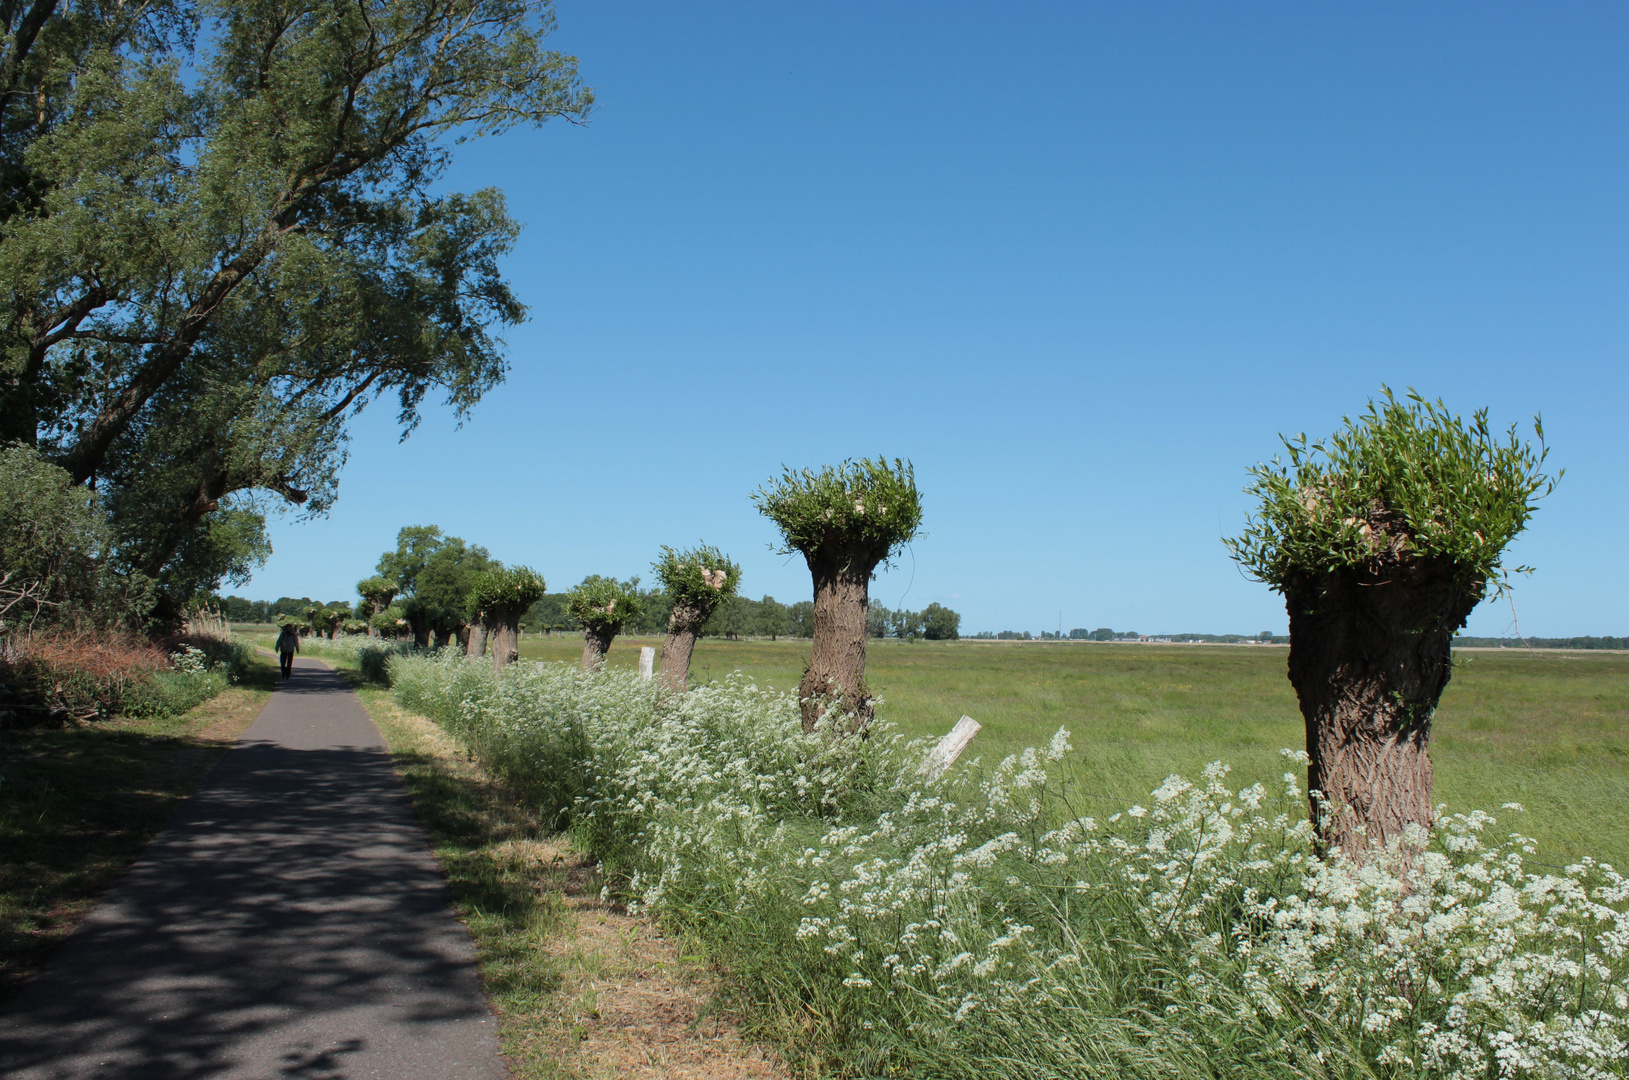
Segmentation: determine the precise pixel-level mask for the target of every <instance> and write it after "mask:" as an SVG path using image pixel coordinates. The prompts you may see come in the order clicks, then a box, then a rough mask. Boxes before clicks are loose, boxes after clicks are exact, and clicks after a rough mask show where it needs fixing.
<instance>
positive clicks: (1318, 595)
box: [1284, 560, 1486, 859]
mask: <svg viewBox="0 0 1629 1080" xmlns="http://www.w3.org/2000/svg"><path fill="white" fill-rule="evenodd" d="M1485 586H1486V582H1485V581H1482V580H1476V581H1471V582H1465V581H1463V580H1458V579H1456V577H1455V575H1454V574H1453V572H1452V568H1451V567H1449V566H1446V565H1430V564H1421V563H1418V562H1413V563H1410V562H1409V561H1407V560H1404V561H1402V562H1401V563H1400V564H1394V565H1391V566H1388V567H1387V568H1386V570H1385V572H1384V575H1383V577H1382V576H1380V575H1377V574H1376V573H1374V572H1370V571H1359V570H1348V571H1343V572H1341V573H1338V574H1335V575H1331V576H1327V577H1320V578H1316V579H1313V578H1306V579H1302V580H1296V581H1291V582H1287V583H1286V585H1285V588H1284V596H1285V600H1286V601H1287V606H1288V608H1289V615H1290V659H1289V677H1290V682H1291V684H1292V685H1294V687H1295V693H1296V696H1297V698H1299V699H1300V704H1301V715H1302V717H1303V718H1304V719H1305V721H1306V731H1307V755H1308V757H1309V758H1310V759H1311V760H1310V762H1309V764H1308V765H1307V787H1308V790H1309V798H1310V799H1311V803H1312V812H1313V815H1314V817H1315V818H1317V817H1318V816H1319V815H1322V820H1321V822H1320V826H1319V835H1320V838H1321V839H1322V841H1323V842H1324V843H1325V844H1326V845H1333V846H1335V847H1339V848H1340V849H1341V850H1342V851H1343V852H1345V853H1346V854H1347V855H1348V856H1350V857H1352V858H1358V859H1361V858H1364V857H1365V855H1366V854H1367V853H1368V852H1370V851H1371V849H1374V848H1378V847H1383V846H1385V845H1386V844H1388V843H1389V842H1391V841H1393V840H1396V839H1398V838H1399V837H1401V836H1402V834H1403V831H1404V830H1405V829H1406V828H1407V827H1408V826H1409V825H1420V826H1422V827H1426V828H1429V827H1430V826H1431V824H1432V819H1433V808H1432V802H1431V782H1432V774H1431V753H1430V739H1431V717H1432V714H1433V713H1434V712H1435V710H1436V707H1437V702H1438V701H1439V700H1440V699H1441V697H1442V691H1443V689H1444V688H1445V687H1446V686H1447V685H1448V679H1449V677H1450V675H1451V674H1452V656H1451V649H1450V644H1451V642H1452V640H1453V635H1454V632H1455V631H1456V630H1458V629H1459V628H1460V627H1462V626H1464V625H1465V619H1466V617H1467V616H1469V615H1470V613H1471V609H1472V608H1474V607H1475V606H1476V604H1477V602H1478V601H1480V600H1481V599H1482V595H1483V590H1484V588H1485ZM1320 800H1323V801H1326V802H1327V806H1322V805H1320ZM1405 858H1406V853H1405Z"/></svg>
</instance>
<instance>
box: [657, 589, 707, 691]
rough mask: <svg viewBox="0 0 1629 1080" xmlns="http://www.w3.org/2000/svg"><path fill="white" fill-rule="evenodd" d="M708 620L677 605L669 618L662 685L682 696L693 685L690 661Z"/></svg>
mask: <svg viewBox="0 0 1629 1080" xmlns="http://www.w3.org/2000/svg"><path fill="white" fill-rule="evenodd" d="M706 621H707V616H705V615H703V614H702V613H701V612H700V611H698V610H696V609H695V608H693V607H691V606H689V605H688V604H680V603H675V604H674V605H673V612H672V614H670V615H669V616H668V617H667V637H666V638H665V639H663V641H662V684H663V685H664V686H666V687H668V688H669V689H670V690H677V691H680V692H681V693H682V692H683V691H684V690H686V689H688V688H689V685H690V657H691V654H693V653H694V652H695V651H696V634H697V632H698V631H699V630H700V629H701V624H702V623H704V622H706Z"/></svg>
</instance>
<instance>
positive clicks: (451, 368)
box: [0, 0, 591, 597]
mask: <svg viewBox="0 0 1629 1080" xmlns="http://www.w3.org/2000/svg"><path fill="white" fill-rule="evenodd" d="M552 27H553V14H552V7H551V4H550V3H549V2H548V0H346V2H341V0H230V2H228V0H172V2H153V3H141V2H134V3H132V2H130V0H100V2H97V0H88V2H85V3H77V4H73V5H69V4H66V3H50V2H43V0H42V2H36V3H33V4H0V29H3V31H4V32H5V35H6V37H5V40H4V42H3V43H0V283H3V285H4V286H5V288H6V290H7V292H8V293H9V294H10V295H11V297H12V302H11V305H10V307H9V309H7V310H6V311H5V314H4V318H3V325H0V441H20V442H23V443H26V444H29V445H33V446H36V447H37V448H38V449H39V450H40V452H41V453H42V454H43V455H44V456H45V457H46V458H47V459H49V460H51V461H54V462H55V463H57V464H58V465H60V466H62V467H63V468H65V469H66V470H67V471H68V473H69V474H70V476H71V477H72V478H73V480H74V481H75V482H76V483H80V484H87V485H94V486H95V487H97V488H98V489H99V490H100V491H101V492H102V493H103V497H104V504H105V505H106V506H107V508H108V511H109V514H110V517H111V520H112V526H113V529H114V532H115V536H116V540H117V544H118V550H119V552H120V554H121V557H122V558H123V559H124V560H125V561H126V562H127V564H128V565H129V566H130V567H131V568H132V569H136V570H139V571H141V572H142V573H144V574H146V575H147V576H150V577H153V578H156V579H158V580H159V582H160V584H161V585H162V586H163V587H164V588H165V589H166V590H167V591H168V592H169V593H170V594H171V595H172V597H179V596H182V595H185V594H186V593H188V592H190V591H192V590H194V589H196V588H199V587H208V586H209V585H210V584H212V582H213V581H214V580H218V579H219V578H220V577H223V576H225V577H232V576H235V575H236V576H241V574H242V573H243V572H244V570H245V569H246V568H247V567H248V566H249V565H252V564H253V562H254V561H255V560H256V559H257V558H262V557H263V556H264V552H265V550H266V549H265V546H264V533H263V528H264V515H265V513H266V512H267V510H268V509H269V508H272V507H274V506H278V505H297V506H300V507H302V508H303V512H305V513H308V514H315V513H322V512H323V511H325V510H326V508H327V507H328V506H329V504H330V503H331V502H332V501H333V498H334V496H335V490H336V481H337V475H338V470H339V467H340V465H341V464H342V463H343V461H344V447H345V435H344V425H345V422H346V420H347V419H348V418H349V417H350V416H352V415H354V414H355V413H356V412H357V411H358V410H360V409H361V408H363V407H364V406H366V405H367V404H369V403H371V402H373V401H375V400H377V399H378V398H380V397H382V396H386V395H389V396H391V397H392V398H393V399H394V400H395V403H396V406H397V409H398V415H399V419H400V421H401V424H402V426H403V428H404V432H405V431H407V430H411V428H412V427H413V426H414V425H415V424H416V423H417V422H418V419H419V410H420V406H421V404H422V402H423V400H424V399H425V397H426V396H427V395H429V394H432V393H437V394H441V395H443V396H444V397H445V398H446V401H447V402H448V404H450V405H451V406H452V408H453V409H454V410H455V412H457V413H459V414H462V413H463V412H464V411H466V410H468V409H469V408H470V407H471V406H472V405H473V404H474V403H475V402H476V401H478V400H479V399H480V397H481V396H482V394H483V393H484V392H485V391H486V390H488V389H490V388H491V387H492V386H493V385H495V384H496V383H497V382H498V381H500V380H501V379H502V378H503V375H504V372H505V363H504V359H503V355H502V349H501V342H500V340H499V339H498V338H497V337H496V334H497V332H499V330H501V328H502V327H503V326H506V325H513V324H515V323H517V322H519V321H520V320H521V319H522V318H523V317H524V314H525V309H524V308H523V307H522V305H521V304H520V302H519V301H518V300H517V299H516V297H515V296H514V295H513V294H512V292H511V291H510V289H509V287H508V284H507V283H506V282H505V281H504V280H503V278H502V276H501V275H500V274H499V272H498V268H497V260H498V258H499V257H500V256H501V255H502V254H503V253H504V252H505V251H507V250H508V249H509V247H510V245H511V243H512V242H513V240H514V238H515V236H516V231H517V226H516V225H515V223H514V222H513V221H512V220H511V219H510V218H509V217H508V215H507V213H506V212H505V209H504V202H503V198H502V195H501V194H500V193H499V192H497V191H495V190H490V189H488V190H483V191H479V192H476V193H474V194H468V195H459V194H447V193H443V192H440V191H438V190H437V189H436V187H435V185H436V181H437V180H438V178H439V176H440V175H441V173H442V171H443V169H444V168H445V166H446V165H447V163H448V160H449V156H450V153H451V147H452V145H453V144H454V142H455V141H456V140H457V139H459V138H463V137H466V136H472V135H486V134H494V133H498V132H501V131H504V130H506V129H509V128H512V127H514V126H516V125H535V124H539V123H542V122H544V121H546V120H549V119H551V118H554V117H566V118H569V119H580V118H582V117H583V116H585V115H586V113H587V111H588V109H589V107H590V105H591V94H590V93H589V92H588V91H587V90H585V89H584V88H583V87H581V86H580V84H579V82H578V78H577V66H576V61H575V60H574V59H573V58H572V57H569V56H563V55H561V54H559V53H556V52H552V51H549V50H547V49H546V48H545V47H544V41H545V38H546V37H547V35H548V33H549V32H550V30H551V29H552Z"/></svg>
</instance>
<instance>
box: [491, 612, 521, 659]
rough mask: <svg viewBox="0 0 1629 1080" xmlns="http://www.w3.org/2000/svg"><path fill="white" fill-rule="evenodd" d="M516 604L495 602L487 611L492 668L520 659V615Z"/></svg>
mask: <svg viewBox="0 0 1629 1080" xmlns="http://www.w3.org/2000/svg"><path fill="white" fill-rule="evenodd" d="M522 614H523V612H522V611H521V609H520V608H519V607H518V606H517V605H515V604H494V605H492V610H491V611H489V612H488V613H487V620H486V628H487V642H488V644H489V645H491V647H492V670H494V671H502V670H503V669H504V665H506V664H509V663H511V662H513V661H515V660H519V659H520V617H521V615H522Z"/></svg>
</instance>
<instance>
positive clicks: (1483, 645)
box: [1454, 637, 1629, 649]
mask: <svg viewBox="0 0 1629 1080" xmlns="http://www.w3.org/2000/svg"><path fill="white" fill-rule="evenodd" d="M1454 647H1455V648H1458V649H1629V637H1530V638H1496V637H1456V638H1455V639H1454Z"/></svg>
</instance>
